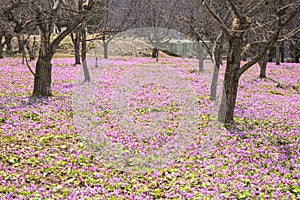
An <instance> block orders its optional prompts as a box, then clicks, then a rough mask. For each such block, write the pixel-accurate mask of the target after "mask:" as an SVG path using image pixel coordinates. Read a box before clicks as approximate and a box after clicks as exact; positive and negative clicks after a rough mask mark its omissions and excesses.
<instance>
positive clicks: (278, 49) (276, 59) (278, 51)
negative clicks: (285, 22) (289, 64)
mask: <svg viewBox="0 0 300 200" xmlns="http://www.w3.org/2000/svg"><path fill="white" fill-rule="evenodd" d="M275 57H276V58H275V62H276V65H280V59H281V55H280V43H279V42H278V43H277V44H276V55H275Z"/></svg>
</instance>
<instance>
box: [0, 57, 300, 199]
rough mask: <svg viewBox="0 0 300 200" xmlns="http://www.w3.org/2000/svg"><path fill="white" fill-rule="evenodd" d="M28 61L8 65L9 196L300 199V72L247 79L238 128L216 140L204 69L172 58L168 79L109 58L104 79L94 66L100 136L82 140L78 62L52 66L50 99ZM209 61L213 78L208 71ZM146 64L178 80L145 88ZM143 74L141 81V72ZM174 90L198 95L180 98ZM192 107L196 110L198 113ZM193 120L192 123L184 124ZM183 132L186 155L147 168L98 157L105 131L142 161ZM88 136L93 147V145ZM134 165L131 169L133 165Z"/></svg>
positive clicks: (2, 95) (284, 69) (2, 98)
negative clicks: (36, 84)
mask: <svg viewBox="0 0 300 200" xmlns="http://www.w3.org/2000/svg"><path fill="white" fill-rule="evenodd" d="M20 62H21V60H20V59H10V58H8V59H7V58H6V59H1V60H0V141H1V142H0V199H141V200H144V199H297V198H298V199H299V197H300V181H299V180H300V143H299V142H300V129H299V127H300V123H299V122H300V65H299V64H298V65H297V64H285V63H284V64H282V65H280V66H276V65H275V64H274V63H269V64H268V70H267V75H268V78H267V79H258V78H257V77H258V74H259V68H258V67H257V66H254V67H253V68H251V69H250V70H249V71H248V72H247V73H246V74H244V75H243V77H242V79H241V80H240V88H239V93H238V100H237V107H236V112H235V113H236V115H235V121H236V125H237V128H236V129H235V130H234V131H231V130H228V131H225V132H224V129H222V131H221V132H222V134H220V137H218V138H217V139H216V138H214V137H210V136H213V135H214V134H215V133H216V129H213V128H212V126H213V125H212V124H213V121H214V120H213V119H214V118H215V117H214V116H213V114H214V113H212V112H211V107H210V106H211V103H210V102H209V92H208V91H209V84H208V83H207V81H206V78H207V77H205V75H203V74H202V75H201V74H198V73H196V70H195V69H197V66H194V65H191V62H187V61H185V60H181V59H178V58H168V59H163V60H161V61H160V64H161V66H162V68H164V71H159V70H161V68H160V67H159V65H158V64H155V62H154V61H153V60H151V59H146V58H138V59H130V60H127V59H117V60H114V61H113V62H111V61H110V62H104V61H102V62H100V64H102V65H103V66H104V65H105V67H103V68H101V66H100V72H101V73H99V74H97V73H96V72H99V70H95V69H91V70H92V72H93V73H92V80H93V79H95V80H96V84H94V85H93V87H94V89H96V90H95V94H94V97H93V98H94V99H93V104H92V109H93V112H95V116H93V119H91V121H92V122H93V125H92V126H93V127H92V128H94V130H92V131H90V132H91V134H92V135H88V136H89V137H83V135H82V132H83V131H86V130H83V129H81V128H82V127H80V126H78V123H77V122H78V121H76V120H75V118H76V109H74V99H73V96H74V87H75V86H76V84H78V81H77V79H78V75H79V77H80V73H79V74H78V70H79V71H80V70H81V67H80V66H76V67H75V66H73V65H72V63H73V62H74V61H73V59H72V58H56V59H54V60H53V62H52V64H53V76H52V77H53V84H52V89H53V97H50V98H48V99H39V100H36V99H29V96H30V94H31V91H32V85H33V76H32V74H31V73H30V72H29V70H28V68H27V66H25V65H21V64H20ZM205 63H206V64H207V65H206V69H207V71H210V70H211V65H210V64H209V62H205ZM147 66H149V67H153V66H155V67H153V69H151V70H152V71H153V73H154V75H155V76H152V77H155V78H157V79H155V80H162V79H163V78H164V76H163V75H161V76H159V75H158V74H163V73H168V74H169V76H165V77H168V78H170V81H169V82H168V83H170V84H169V85H164V84H159V82H155V80H150V79H149V80H150V83H149V82H145V83H144V82H140V81H141V80H143V79H137V77H136V76H137V75H139V76H140V75H143V76H145V78H149V77H150V76H149V73H152V72H147V73H145V74H143V73H142V72H143V71H145V70H144V68H145V67H147ZM91 68H93V66H91ZM93 70H94V71H93ZM138 70H140V73H139V74H134V72H136V71H138ZM222 70H223V71H224V67H223V68H222ZM94 72H95V73H94ZM129 72H132V73H131V75H130V74H128V73H129ZM174 72H176V73H177V75H178V77H180V80H185V83H187V85H183V86H184V87H183V88H185V89H186V90H178V91H177V89H178V88H179V87H178V88H172V85H174V84H175V83H174V82H172V81H174V80H172V79H171V77H174V76H175V74H174V75H173V74H172V73H174ZM147 74H148V77H147ZM221 74H222V73H221ZM152 75H153V74H152ZM177 75H176V76H177ZM122 80H123V82H122ZM166 80H167V78H166ZM168 80H169V79H168ZM178 80H179V78H178ZM131 81H132V82H131ZM151 81H152V82H151ZM125 82H126V83H128V85H127V86H126V84H124V83H125ZM176 83H177V85H182V84H181V82H180V81H177V82H176ZM79 84H80V83H79ZM124 85H125V86H124ZM175 85H176V84H175ZM187 87H188V88H187ZM116 91H117V92H116ZM118 91H119V92H118ZM124 91H125V92H124ZM126 91H127V92H126ZM176 91H177V93H179V94H180V95H181V97H184V96H187V95H190V97H192V98H191V99H189V98H179V97H180V96H176V95H174V94H176ZM128 92H130V95H128V96H126V95H127V94H128ZM180 92H181V93H180ZM75 93H76V92H75ZM184 105H185V106H184ZM191 105H192V106H193V107H194V109H193V112H194V111H195V112H196V114H194V113H193V112H192V111H191V109H189V108H190V107H192V106H191ZM116 106H117V107H118V108H120V107H121V108H127V110H126V112H125V114H126V118H125V120H124V118H118V115H117V114H116ZM77 111H78V110H77ZM187 116H189V117H190V118H188V119H192V120H186V119H187V118H186V117H187ZM195 116H196V119H195V118H194V117H195ZM127 119H128V120H129V121H126V120H127ZM185 120H186V121H185ZM181 121H183V122H188V121H189V122H188V123H191V124H189V125H191V126H192V127H191V126H183V125H180V122H181ZM181 124H185V123H181ZM131 127H136V129H134V130H132V129H131ZM83 128H87V127H83ZM95 128H96V129H97V131H98V132H97V131H95ZM147 130H151V131H149V132H147ZM129 132H130V134H129ZM134 132H135V133H136V132H137V134H133V133H134ZM140 132H143V134H139V133H140ZM185 132H186V133H189V132H195V134H194V135H191V137H192V139H193V140H192V142H191V143H189V145H188V146H186V148H184V149H181V150H182V151H183V152H181V154H178V157H176V158H174V159H173V160H169V161H165V162H164V163H165V165H164V167H155V166H151V167H148V168H147V167H146V168H140V169H139V170H137V169H136V168H130V167H129V168H126V169H124V170H122V169H120V168H116V167H115V166H114V165H112V163H111V162H108V160H109V158H110V159H111V160H114V159H117V158H112V156H107V157H103V156H102V157H99V154H100V153H99V152H100V150H103V148H102V149H101V147H99V144H100V141H101V140H99V141H98V142H95V138H97V136H99V135H97V134H95V133H102V134H103V135H105V137H106V139H107V140H108V141H110V142H111V143H114V144H118V145H119V147H120V148H122V149H123V150H124V152H123V153H127V154H130V155H138V154H143V155H145V154H147V153H151V152H155V150H156V149H159V148H161V147H162V146H163V145H164V143H167V142H168V141H170V140H172V139H174V138H176V136H177V135H180V134H181V133H185ZM149 134H150V135H151V136H149ZM86 136H87V135H86ZM89 138H90V139H91V138H92V139H93V140H91V141H87V140H88V139H89ZM207 138H212V141H210V142H208V141H207ZM187 140H188V139H187ZM99 149H100V150H99ZM97 150H98V151H99V152H98V151H97ZM108 153H109V152H108ZM107 155H110V154H107ZM142 158H143V157H142ZM111 160H110V161H111ZM125 161H126V162H128V163H127V164H128V165H129V166H131V165H133V164H132V163H130V162H133V163H134V161H132V160H129V161H128V160H125ZM144 164H145V165H147V163H144Z"/></svg>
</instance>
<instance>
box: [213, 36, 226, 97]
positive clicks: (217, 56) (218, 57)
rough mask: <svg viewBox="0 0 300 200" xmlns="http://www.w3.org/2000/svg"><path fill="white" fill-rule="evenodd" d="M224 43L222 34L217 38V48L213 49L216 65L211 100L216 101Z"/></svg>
mask: <svg viewBox="0 0 300 200" xmlns="http://www.w3.org/2000/svg"><path fill="white" fill-rule="evenodd" d="M223 42H224V36H223V34H222V33H221V35H220V36H219V37H218V38H217V40H216V44H215V47H214V49H213V52H212V53H213V59H212V60H213V64H214V71H213V77H212V81H211V87H210V100H211V101H216V100H217V86H218V79H219V70H220V65H221V63H222V50H223Z"/></svg>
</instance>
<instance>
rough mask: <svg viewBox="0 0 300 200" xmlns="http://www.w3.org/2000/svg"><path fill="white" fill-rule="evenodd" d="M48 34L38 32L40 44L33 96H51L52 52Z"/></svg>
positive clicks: (41, 31)
mask: <svg viewBox="0 0 300 200" xmlns="http://www.w3.org/2000/svg"><path fill="white" fill-rule="evenodd" d="M50 34H51V33H50V32H49V33H48V32H45V31H43V30H40V35H41V43H40V51H39V57H38V60H37V63H36V70H35V76H34V88H33V96H46V97H47V96H51V95H52V93H51V82H52V77H51V74H52V64H51V60H52V57H53V54H54V52H53V51H52V49H51V45H50Z"/></svg>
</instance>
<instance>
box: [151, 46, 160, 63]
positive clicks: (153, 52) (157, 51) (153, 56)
mask: <svg viewBox="0 0 300 200" xmlns="http://www.w3.org/2000/svg"><path fill="white" fill-rule="evenodd" d="M158 54H159V49H158V48H156V47H155V48H153V49H152V58H156V62H158Z"/></svg>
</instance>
